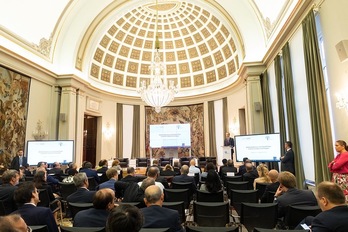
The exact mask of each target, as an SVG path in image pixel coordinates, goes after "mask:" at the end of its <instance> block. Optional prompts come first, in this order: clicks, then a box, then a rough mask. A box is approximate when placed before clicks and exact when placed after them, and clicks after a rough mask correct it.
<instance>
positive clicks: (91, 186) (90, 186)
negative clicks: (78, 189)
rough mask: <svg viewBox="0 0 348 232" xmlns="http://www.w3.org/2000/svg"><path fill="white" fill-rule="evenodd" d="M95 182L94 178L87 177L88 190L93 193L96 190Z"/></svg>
mask: <svg viewBox="0 0 348 232" xmlns="http://www.w3.org/2000/svg"><path fill="white" fill-rule="evenodd" d="M97 185H98V184H97V181H96V180H95V178H94V177H88V190H90V191H94V190H96V188H97Z"/></svg>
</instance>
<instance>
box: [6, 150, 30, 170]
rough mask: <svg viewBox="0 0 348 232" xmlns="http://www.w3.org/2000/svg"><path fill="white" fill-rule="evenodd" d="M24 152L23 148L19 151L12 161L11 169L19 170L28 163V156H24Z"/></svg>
mask: <svg viewBox="0 0 348 232" xmlns="http://www.w3.org/2000/svg"><path fill="white" fill-rule="evenodd" d="M23 154H24V152H23V149H19V150H18V151H17V155H16V156H15V157H14V158H13V159H12V161H11V165H10V169H15V170H17V171H19V168H20V167H22V166H24V165H27V164H28V162H27V157H24V156H23Z"/></svg>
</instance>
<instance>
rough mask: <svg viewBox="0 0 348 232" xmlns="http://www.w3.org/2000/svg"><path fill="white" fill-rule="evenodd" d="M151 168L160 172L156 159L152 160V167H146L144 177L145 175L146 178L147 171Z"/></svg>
mask: <svg viewBox="0 0 348 232" xmlns="http://www.w3.org/2000/svg"><path fill="white" fill-rule="evenodd" d="M152 167H156V168H158V171H161V167H160V166H159V162H158V160H157V159H154V160H152V165H151V166H148V167H147V168H146V172H145V175H146V176H147V172H148V171H149V168H152Z"/></svg>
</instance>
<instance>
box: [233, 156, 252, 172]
mask: <svg viewBox="0 0 348 232" xmlns="http://www.w3.org/2000/svg"><path fill="white" fill-rule="evenodd" d="M246 163H251V161H250V160H249V159H248V158H247V157H244V158H243V164H242V165H241V166H239V168H238V172H237V174H236V175H237V176H243V174H244V173H246V168H245V164H246Z"/></svg>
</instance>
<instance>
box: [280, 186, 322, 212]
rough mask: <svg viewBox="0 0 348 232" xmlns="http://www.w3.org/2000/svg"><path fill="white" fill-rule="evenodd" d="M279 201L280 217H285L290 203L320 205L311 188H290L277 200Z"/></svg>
mask: <svg viewBox="0 0 348 232" xmlns="http://www.w3.org/2000/svg"><path fill="white" fill-rule="evenodd" d="M276 202H278V217H279V218H281V217H284V216H285V214H286V210H287V206H289V205H308V206H314V205H318V202H317V199H316V197H315V196H314V194H313V192H312V191H310V190H300V189H296V188H291V189H288V191H287V192H285V193H283V194H282V195H281V196H279V197H278V198H277V200H276Z"/></svg>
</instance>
